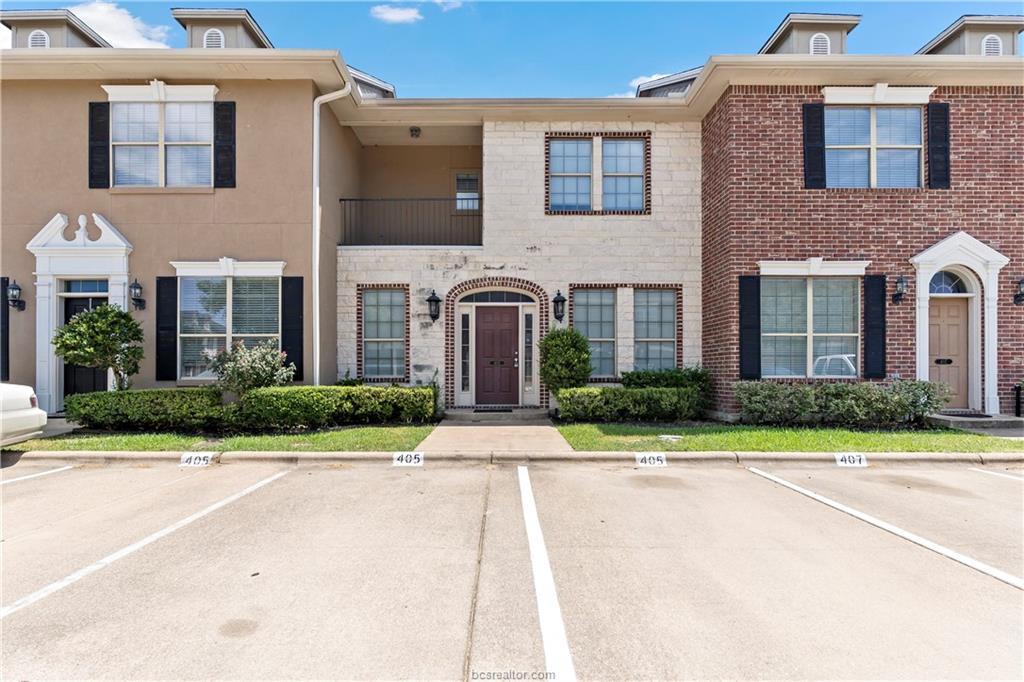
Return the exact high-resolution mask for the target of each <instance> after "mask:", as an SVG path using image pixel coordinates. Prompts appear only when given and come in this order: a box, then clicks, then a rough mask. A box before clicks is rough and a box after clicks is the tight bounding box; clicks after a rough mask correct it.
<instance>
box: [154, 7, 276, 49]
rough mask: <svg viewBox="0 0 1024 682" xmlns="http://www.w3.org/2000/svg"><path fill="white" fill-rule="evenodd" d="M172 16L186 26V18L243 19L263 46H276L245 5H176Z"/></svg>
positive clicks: (172, 10)
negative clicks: (230, 6)
mask: <svg viewBox="0 0 1024 682" xmlns="http://www.w3.org/2000/svg"><path fill="white" fill-rule="evenodd" d="M171 16H172V17H174V18H175V19H177V20H178V23H179V24H181V25H182V27H184V26H185V20H186V19H234V20H236V21H241V22H242V23H243V24H244V25H245V27H246V28H248V29H249V31H250V32H251V33H252V34H253V35H254V36H255V37H256V42H258V43H261V44H262V45H263V47H274V45H273V43H271V42H270V38H268V37H267V34H266V33H264V32H263V29H262V28H260V25H259V24H257V23H256V20H255V19H253V17H252V15H251V14H249V10H247V9H245V8H244V7H236V8H204V7H174V8H172V9H171Z"/></svg>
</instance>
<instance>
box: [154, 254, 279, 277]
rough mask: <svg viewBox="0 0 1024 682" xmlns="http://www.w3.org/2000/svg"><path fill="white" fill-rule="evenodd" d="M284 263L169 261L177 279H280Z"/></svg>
mask: <svg viewBox="0 0 1024 682" xmlns="http://www.w3.org/2000/svg"><path fill="white" fill-rule="evenodd" d="M285 265H286V262H285V261H283V260H278V261H238V260H235V259H234V258H226V257H225V258H221V259H219V260H215V261H171V267H173V268H174V270H175V272H176V274H177V276H178V277H280V276H281V275H283V274H284V266H285Z"/></svg>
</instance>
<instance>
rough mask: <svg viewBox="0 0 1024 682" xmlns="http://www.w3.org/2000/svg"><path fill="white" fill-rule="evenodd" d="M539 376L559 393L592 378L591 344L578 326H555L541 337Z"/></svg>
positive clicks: (549, 388) (553, 390)
mask: <svg viewBox="0 0 1024 682" xmlns="http://www.w3.org/2000/svg"><path fill="white" fill-rule="evenodd" d="M540 379H541V381H543V382H544V385H545V386H547V388H548V390H549V391H551V392H552V393H555V394H557V393H558V391H560V390H562V389H563V388H576V387H578V386H585V385H586V384H587V380H588V379H590V346H589V345H588V344H587V337H585V336H583V334H581V333H580V331H579V330H578V329H573V328H572V327H566V328H564V329H555V330H553V331H551V332H549V333H548V335H547V336H545V337H544V338H543V339H541V341H540Z"/></svg>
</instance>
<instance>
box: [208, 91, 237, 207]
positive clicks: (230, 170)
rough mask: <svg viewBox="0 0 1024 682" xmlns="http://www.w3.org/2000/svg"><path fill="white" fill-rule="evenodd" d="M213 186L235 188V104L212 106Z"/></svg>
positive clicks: (216, 103) (215, 103) (215, 104)
mask: <svg viewBox="0 0 1024 682" xmlns="http://www.w3.org/2000/svg"><path fill="white" fill-rule="evenodd" d="M213 186H214V187H234V186H235V103H234V102H214V104H213Z"/></svg>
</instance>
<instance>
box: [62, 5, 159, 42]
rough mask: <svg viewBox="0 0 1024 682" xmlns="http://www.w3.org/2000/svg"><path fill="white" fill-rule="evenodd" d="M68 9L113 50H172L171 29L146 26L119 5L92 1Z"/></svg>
mask: <svg viewBox="0 0 1024 682" xmlns="http://www.w3.org/2000/svg"><path fill="white" fill-rule="evenodd" d="M69 9H70V10H71V12H72V13H73V14H75V16H77V17H78V18H79V19H81V20H82V21H84V22H85V23H86V24H87V25H88V26H89V27H90V28H92V29H93V30H94V31H96V32H97V33H99V34H100V35H101V36H103V38H104V39H105V40H106V41H107V42H108V43H110V44H111V45H112V46H114V47H170V45H168V44H167V34H168V33H169V32H170V30H171V28H170V27H169V26H153V25H151V24H147V23H146V22H145V21H143V20H142V19H139V18H138V17H136V16H134V15H133V14H132V13H131V12H129V11H128V10H126V9H124V8H123V7H118V6H117V3H114V2H107V1H106V0H92V2H86V3H82V4H81V5H75V6H74V7H70V8H69Z"/></svg>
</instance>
